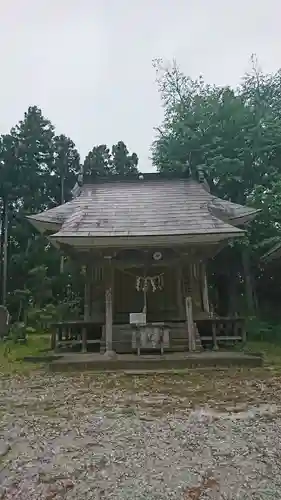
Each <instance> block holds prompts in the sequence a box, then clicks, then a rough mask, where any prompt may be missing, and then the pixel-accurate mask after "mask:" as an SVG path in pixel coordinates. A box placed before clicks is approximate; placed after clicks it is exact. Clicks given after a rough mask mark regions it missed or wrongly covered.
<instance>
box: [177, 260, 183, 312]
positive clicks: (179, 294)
mask: <svg viewBox="0 0 281 500" xmlns="http://www.w3.org/2000/svg"><path fill="white" fill-rule="evenodd" d="M177 302H178V315H179V319H180V320H183V318H184V302H183V280H182V267H181V264H179V265H178V267H177Z"/></svg>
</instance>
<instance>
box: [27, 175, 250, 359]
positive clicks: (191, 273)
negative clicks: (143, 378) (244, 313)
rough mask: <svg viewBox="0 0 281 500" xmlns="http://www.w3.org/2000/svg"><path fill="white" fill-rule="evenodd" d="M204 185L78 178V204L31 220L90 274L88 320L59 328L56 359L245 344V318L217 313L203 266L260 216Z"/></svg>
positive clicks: (159, 177) (153, 178) (179, 181)
mask: <svg viewBox="0 0 281 500" xmlns="http://www.w3.org/2000/svg"><path fill="white" fill-rule="evenodd" d="M201 177H202V176H200V180H199V179H198V180H191V179H187V178H165V177H163V176H162V175H160V174H143V175H141V176H139V178H134V179H130V178H127V179H121V180H120V178H118V177H116V178H110V179H107V180H100V179H95V180H92V181H91V179H90V180H87V179H84V180H82V179H81V178H80V182H79V183H78V184H76V186H75V188H74V190H73V199H72V200H71V201H69V202H67V203H65V204H63V205H60V206H57V207H55V208H52V209H50V210H47V211H45V212H42V213H39V214H36V215H31V216H29V217H28V219H29V221H30V222H31V223H32V224H33V226H34V227H35V228H36V229H37V230H38V231H40V232H41V233H43V234H46V236H47V237H48V238H49V240H50V241H51V242H52V243H53V244H54V245H55V246H56V247H57V248H58V249H59V250H60V251H62V252H63V253H64V254H65V255H67V256H68V257H70V258H75V259H76V260H79V262H80V265H81V268H82V269H83V270H84V278H85V294H84V317H83V318H77V320H76V321H67V319H66V321H63V322H60V323H57V324H56V331H55V333H54V334H53V340H52V342H53V347H54V348H55V349H56V350H58V349H62V348H63V347H73V346H76V349H77V350H78V349H79V350H80V351H81V352H86V351H92V350H95V351H98V352H101V353H104V354H106V355H108V356H114V355H115V353H137V354H140V352H143V353H145V352H151V351H155V350H156V351H159V352H161V353H163V352H171V351H194V350H197V349H199V348H201V347H202V345H203V346H204V347H205V348H208V347H210V348H212V349H217V348H218V347H220V345H222V344H223V342H224V341H225V342H228V341H230V342H232V341H233V342H236V341H239V340H243V339H244V338H245V332H244V330H243V320H242V319H241V318H238V317H233V318H229V317H225V318H221V317H218V316H216V314H215V313H214V311H212V310H211V307H210V303H209V294H208V280H207V273H206V267H207V264H208V260H209V259H211V258H213V257H214V256H215V255H216V254H217V253H218V252H219V251H220V250H221V249H222V248H223V247H225V246H226V245H227V244H228V242H229V241H230V240H232V239H233V238H239V237H241V236H243V234H244V229H243V226H245V224H248V223H249V222H250V221H251V220H253V219H254V217H255V216H256V214H257V210H255V209H252V208H247V207H244V206H241V205H237V204H235V203H232V202H230V201H227V200H223V199H219V198H217V197H215V196H213V195H212V194H211V193H210V191H209V188H208V185H207V184H206V182H205V180H204V179H202V178H201Z"/></svg>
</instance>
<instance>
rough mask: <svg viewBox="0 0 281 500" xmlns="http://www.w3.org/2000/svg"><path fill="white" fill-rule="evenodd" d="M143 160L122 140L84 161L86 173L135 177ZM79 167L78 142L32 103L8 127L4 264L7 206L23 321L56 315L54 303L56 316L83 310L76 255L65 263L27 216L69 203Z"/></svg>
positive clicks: (14, 287) (0, 164)
mask: <svg viewBox="0 0 281 500" xmlns="http://www.w3.org/2000/svg"><path fill="white" fill-rule="evenodd" d="M137 163H138V158H137V155H136V154H135V153H133V154H129V151H128V149H127V147H126V145H125V144H124V142H122V141H120V142H119V143H118V144H116V145H114V146H113V147H112V150H110V149H109V148H108V147H107V146H106V145H100V146H95V147H94V148H93V149H92V150H91V151H90V153H89V154H88V155H87V157H86V159H85V162H84V172H85V174H86V175H87V174H90V175H93V176H95V175H96V176H98V177H101V176H102V177H103V176H111V175H132V174H135V173H137V172H138V170H137ZM80 170H81V165H80V156H79V153H78V151H77V149H76V147H75V144H74V143H73V141H72V140H71V139H70V138H69V137H67V136H65V135H63V134H62V135H56V134H55V129H54V126H53V125H52V123H51V122H50V120H48V119H47V118H46V117H44V115H43V113H42V111H41V110H40V109H39V108H38V107H36V106H32V107H29V108H28V110H27V112H26V113H25V114H24V117H23V119H22V120H21V121H20V122H19V123H18V124H17V125H16V126H15V127H13V128H12V129H11V131H10V133H9V134H6V135H3V136H1V137H0V210H1V226H0V227H1V233H2V237H1V242H2V246H1V250H2V251H1V259H0V264H1V266H0V267H1V270H3V253H4V252H3V234H4V229H5V217H4V215H5V211H4V207H6V208H7V213H8V275H7V289H8V307H9V309H10V311H11V312H12V314H13V317H14V318H15V319H16V320H17V321H24V320H25V319H26V318H27V317H28V318H29V320H30V321H31V318H32V323H34V322H35V323H36V321H37V320H38V321H39V323H40V322H42V321H43V320H44V318H47V317H49V316H50V314H51V313H52V314H53V313H54V311H53V310H52V307H51V306H52V305H53V306H54V305H55V306H56V314H57V315H58V317H61V315H63V314H70V315H71V311H72V313H73V314H75V315H76V317H77V314H78V313H79V307H80V295H81V293H80V292H81V290H83V277H82V275H81V272H80V269H79V267H78V266H76V265H75V263H74V262H73V261H71V260H65V262H64V265H63V266H61V262H60V255H59V252H58V251H57V249H55V248H54V247H53V246H52V245H51V244H50V243H49V242H48V240H47V238H46V237H45V236H41V235H40V234H38V232H37V231H35V230H34V229H33V228H32V226H31V224H29V222H28V221H27V219H26V215H30V214H32V213H38V212H40V211H43V210H46V209H48V208H51V207H54V206H57V205H58V204H61V203H63V202H66V201H68V200H69V199H70V198H71V189H72V188H73V187H74V184H75V181H76V177H77V174H78V173H79V172H80ZM60 270H61V271H62V272H60ZM2 278H3V276H2ZM2 281H3V280H2ZM66 298H67V299H66ZM46 307H47V309H48V310H47V309H46ZM69 308H70V309H71V311H70V309H69ZM35 323H34V324H35Z"/></svg>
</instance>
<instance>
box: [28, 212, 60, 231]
mask: <svg viewBox="0 0 281 500" xmlns="http://www.w3.org/2000/svg"><path fill="white" fill-rule="evenodd" d="M26 218H27V220H28V221H29V222H30V224H32V226H33V227H34V228H35V229H36V230H37V231H38V232H39V233H41V234H44V233H46V232H47V231H52V232H54V233H55V232H57V231H59V230H60V228H61V225H62V224H59V223H57V222H50V221H44V220H40V219H36V216H34V215H28V216H27V217H26Z"/></svg>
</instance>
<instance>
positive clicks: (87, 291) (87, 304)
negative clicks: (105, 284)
mask: <svg viewBox="0 0 281 500" xmlns="http://www.w3.org/2000/svg"><path fill="white" fill-rule="evenodd" d="M83 271H84V278H85V284H84V321H89V320H90V316H91V312H90V311H91V287H90V276H89V267H88V266H85V267H84V270H83ZM81 333H82V352H87V333H88V332H87V327H86V326H84V327H83V328H82V332H81Z"/></svg>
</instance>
